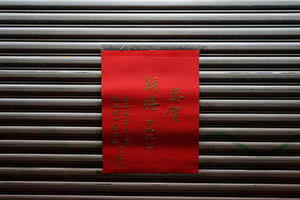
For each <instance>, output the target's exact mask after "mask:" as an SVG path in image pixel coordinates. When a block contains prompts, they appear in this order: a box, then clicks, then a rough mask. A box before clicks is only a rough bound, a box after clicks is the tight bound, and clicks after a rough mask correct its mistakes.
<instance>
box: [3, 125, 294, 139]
mask: <svg viewBox="0 0 300 200" xmlns="http://www.w3.org/2000/svg"><path fill="white" fill-rule="evenodd" d="M199 132H200V141H268V142H270V141H276V142H295V141H300V128H233V127H230V128H228V127H218V128H217V127H200V130H199ZM101 137H102V128H101V127H72V126H69V127H67V126H0V138H1V139H10V140H11V139H15V140H22V139H28V138H30V139H36V140H45V139H49V140H78V139H80V140H99V139H100V138H101Z"/></svg>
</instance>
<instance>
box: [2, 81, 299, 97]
mask: <svg viewBox="0 0 300 200" xmlns="http://www.w3.org/2000/svg"><path fill="white" fill-rule="evenodd" d="M100 94H101V86H100V85H75V84H73V85H66V84H64V85H63V84H56V85H51V84H49V85H40V84H39V85H38V84H0V96H2V97H6V96H16V95H17V96H18V97H21V96H24V95H25V96H26V95H35V96H72V95H73V96H77V97H78V96H97V97H98V96H100ZM200 96H201V97H202V98H204V97H205V98H206V97H210V98H212V97H231V98H233V97H248V98H250V97H251V98H253V97H264V98H267V97H284V98H287V97H290V98H291V97H299V96H300V86H298V85H288V86H287V85H201V86H200Z"/></svg>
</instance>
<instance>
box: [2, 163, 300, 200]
mask: <svg viewBox="0 0 300 200" xmlns="http://www.w3.org/2000/svg"><path fill="white" fill-rule="evenodd" d="M0 175H1V176H0V180H2V181H7V180H15V181H22V180H27V179H30V180H31V181H40V180H43V181H75V180H76V181H80V182H85V181H111V182H115V181H124V182H140V181H143V182H145V181H150V182H188V183H197V182H199V183H201V182H223V183H224V182H226V183H247V182H248V183H282V182H284V183H297V182H298V179H299V178H300V172H299V171H296V170H214V169H201V170H199V173H198V174H193V175H191V174H171V175H170V174H103V173H102V169H99V168H30V167H26V168H24V167H23V168H22V167H1V168H0ZM0 199H1V198H0Z"/></svg>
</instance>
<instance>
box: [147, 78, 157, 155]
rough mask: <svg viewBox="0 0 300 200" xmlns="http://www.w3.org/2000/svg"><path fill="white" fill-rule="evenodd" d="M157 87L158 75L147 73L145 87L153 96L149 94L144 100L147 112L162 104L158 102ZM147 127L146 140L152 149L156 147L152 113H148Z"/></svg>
mask: <svg viewBox="0 0 300 200" xmlns="http://www.w3.org/2000/svg"><path fill="white" fill-rule="evenodd" d="M157 89H158V77H157V76H155V77H153V78H152V77H151V76H149V75H147V77H146V79H145V88H144V90H146V91H147V92H148V95H149V94H151V97H149V96H147V97H146V99H145V101H144V108H145V110H146V112H148V111H150V112H151V111H156V110H157V107H158V106H160V104H159V103H158V102H157V100H156V99H157V96H156V95H157ZM146 124H147V127H146V129H145V131H144V132H145V133H146V135H145V138H144V140H145V142H146V148H147V150H149V151H151V150H152V149H153V148H154V145H155V140H156V136H155V129H153V126H154V120H153V119H151V117H150V114H148V119H147V120H146Z"/></svg>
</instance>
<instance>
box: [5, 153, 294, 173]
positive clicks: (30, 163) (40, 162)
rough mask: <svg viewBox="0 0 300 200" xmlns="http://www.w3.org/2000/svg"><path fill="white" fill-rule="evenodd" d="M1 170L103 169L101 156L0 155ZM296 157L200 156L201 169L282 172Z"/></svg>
mask: <svg viewBox="0 0 300 200" xmlns="http://www.w3.org/2000/svg"><path fill="white" fill-rule="evenodd" d="M0 164H1V167H72V168H74V167H82V168H92V167H101V166H102V155H94V154H20V153H19V154H11V153H10V154H0ZM299 164H300V157H299V156H225V155H222V156H221V155H218V156H216V155H201V156H199V168H200V169H268V170H271V169H274V170H278V169H285V170H299V169H300V167H299V166H300V165H299Z"/></svg>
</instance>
